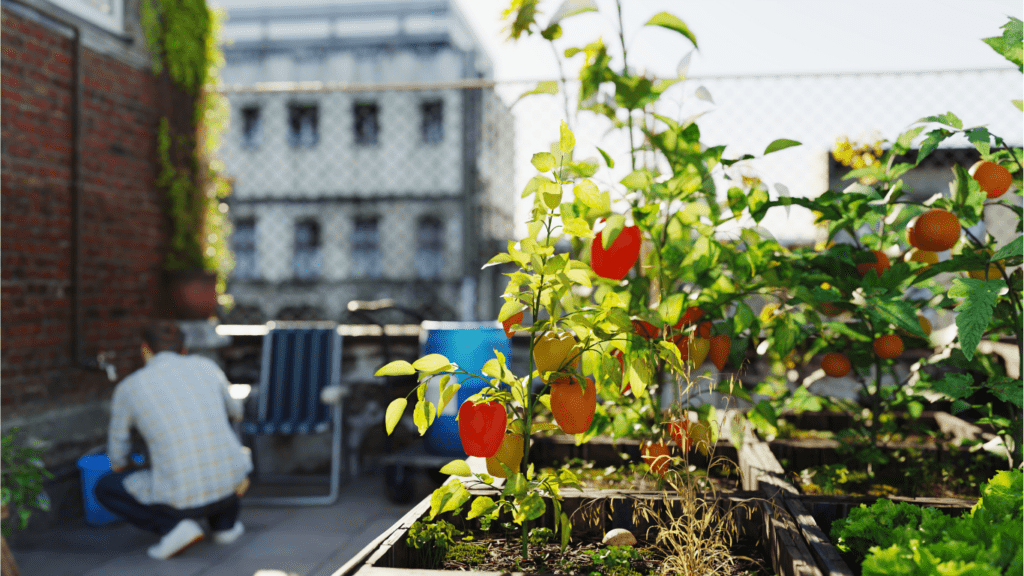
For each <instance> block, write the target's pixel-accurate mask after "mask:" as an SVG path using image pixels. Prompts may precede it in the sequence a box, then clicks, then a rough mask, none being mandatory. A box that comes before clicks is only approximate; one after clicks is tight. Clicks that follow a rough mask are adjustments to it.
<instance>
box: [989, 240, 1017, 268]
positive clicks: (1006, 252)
mask: <svg viewBox="0 0 1024 576" xmlns="http://www.w3.org/2000/svg"><path fill="white" fill-rule="evenodd" d="M1014 256H1018V257H1019V256H1024V236H1017V239H1016V240H1013V241H1012V242H1010V243H1009V244H1007V245H1005V246H1003V247H1002V248H1000V249H999V250H996V253H995V254H993V255H992V258H991V261H992V262H995V261H997V260H1002V259H1004V258H1013V257H1014Z"/></svg>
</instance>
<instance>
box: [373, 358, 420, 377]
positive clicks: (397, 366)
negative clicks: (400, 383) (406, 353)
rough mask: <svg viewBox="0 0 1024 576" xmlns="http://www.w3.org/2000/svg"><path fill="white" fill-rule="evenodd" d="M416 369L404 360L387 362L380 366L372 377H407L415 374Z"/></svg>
mask: <svg viewBox="0 0 1024 576" xmlns="http://www.w3.org/2000/svg"><path fill="white" fill-rule="evenodd" d="M415 373H416V369H415V368H413V365H412V364H409V363H408V362H406V361H405V360H395V361H394V362H388V363H387V364H385V365H384V366H382V367H381V368H380V369H379V370H377V372H376V373H374V376H378V377H379V376H408V375H410V374H415Z"/></svg>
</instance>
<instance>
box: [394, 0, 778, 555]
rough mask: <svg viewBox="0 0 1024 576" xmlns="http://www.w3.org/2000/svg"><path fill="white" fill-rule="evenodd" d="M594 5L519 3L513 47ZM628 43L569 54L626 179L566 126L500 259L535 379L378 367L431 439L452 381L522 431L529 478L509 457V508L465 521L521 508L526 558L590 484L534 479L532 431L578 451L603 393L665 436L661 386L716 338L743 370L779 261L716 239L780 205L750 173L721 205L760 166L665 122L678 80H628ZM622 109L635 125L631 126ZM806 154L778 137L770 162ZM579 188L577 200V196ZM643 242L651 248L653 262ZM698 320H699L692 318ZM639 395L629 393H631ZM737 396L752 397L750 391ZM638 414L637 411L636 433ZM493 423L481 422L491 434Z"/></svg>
mask: <svg viewBox="0 0 1024 576" xmlns="http://www.w3.org/2000/svg"><path fill="white" fill-rule="evenodd" d="M567 7H568V8H567ZM595 9H596V6H595V5H592V4H588V3H586V2H567V3H566V4H565V5H564V6H563V9H561V10H559V11H558V12H557V13H556V15H555V17H554V18H553V19H552V21H551V22H549V24H548V25H547V26H544V27H541V26H540V25H539V24H537V21H536V17H537V12H536V2H533V1H529V0H517V1H516V2H514V3H513V4H512V7H511V8H510V9H509V11H508V12H507V14H506V16H508V17H509V18H511V20H512V25H511V27H510V35H511V37H512V38H518V37H519V36H520V35H521V34H523V33H527V34H530V33H534V32H538V33H540V34H542V35H543V36H544V37H545V38H548V39H553V38H555V37H557V35H558V34H559V32H558V31H559V30H560V26H561V24H560V23H561V22H562V21H564V20H565V19H566V18H568V17H569V16H572V15H575V14H578V13H581V12H585V11H592V10H595ZM621 14H622V6H621V5H618V6H617V16H618V22H619V26H620V28H621V22H622V16H621ZM646 25H647V26H655V27H661V28H665V29H669V30H672V31H674V32H677V33H679V34H681V35H682V36H684V37H685V38H687V39H688V40H689V41H691V42H692V43H693V44H694V45H696V38H695V37H694V35H693V34H692V33H691V32H690V31H689V29H688V28H687V27H686V25H685V24H684V23H683V22H682V21H681V20H680V19H679V18H677V17H675V16H672V15H670V14H667V13H661V14H658V15H656V16H655V17H653V18H652V19H651V20H650V21H649V22H647V24H646ZM620 41H621V44H622V48H623V51H622V52H623V54H622V62H621V66H615V67H614V69H613V64H614V63H615V59H614V58H612V57H611V56H609V54H608V51H607V49H606V47H605V46H604V45H603V44H602V43H601V42H600V41H597V42H595V43H591V44H589V45H587V46H586V47H583V48H572V49H569V50H568V51H566V55H567V57H570V58H571V57H573V56H575V55H577V54H584V55H585V57H586V62H585V64H584V66H583V68H582V70H581V72H580V78H581V82H582V89H581V91H580V94H579V101H580V108H581V109H583V110H588V111H589V112H596V113H600V114H603V115H605V116H607V117H608V118H610V119H612V121H613V122H614V123H615V125H616V126H617V127H618V128H620V129H622V130H623V131H624V132H625V133H626V136H627V137H628V139H629V141H630V151H629V158H628V161H629V163H630V172H629V173H628V174H627V175H626V176H625V178H622V179H621V180H620V181H619V182H618V183H616V184H613V185H612V186H610V187H609V188H608V189H601V188H600V187H599V186H598V185H597V184H596V183H595V179H594V178H592V177H594V176H595V175H596V174H597V172H598V171H599V170H601V169H602V167H601V166H600V161H591V160H589V159H578V158H577V157H576V156H575V155H574V152H575V151H576V149H577V147H576V138H575V135H574V134H573V132H572V131H571V130H570V129H569V126H568V124H567V123H565V122H562V124H561V126H560V128H559V131H558V140H557V142H556V143H555V144H554V145H552V147H551V150H550V151H541V152H538V153H536V154H535V155H534V156H533V159H532V162H533V166H534V167H535V168H536V169H537V171H538V175H537V176H535V177H534V178H533V179H531V180H530V182H529V183H528V184H527V186H526V188H525V190H524V197H532V199H533V209H532V213H531V217H530V220H529V222H528V225H527V234H526V236H525V237H523V238H521V239H520V240H519V241H518V242H510V243H509V245H508V250H507V251H506V252H504V253H501V254H499V255H498V256H496V257H495V258H493V259H492V260H491V262H489V263H488V265H496V264H506V263H512V264H514V265H515V266H516V267H517V268H518V270H516V271H514V272H511V273H509V274H508V276H509V282H508V286H507V288H506V290H505V293H504V299H505V303H504V304H503V306H502V307H501V310H500V312H499V317H498V320H499V321H501V322H503V323H504V324H505V325H506V330H508V329H510V328H512V327H513V326H515V325H518V324H519V323H520V322H521V321H522V320H521V319H522V318H523V317H524V315H523V312H528V313H529V318H531V319H532V323H531V324H530V325H529V326H523V327H522V329H523V330H525V331H526V332H528V333H529V335H530V346H529V373H528V374H526V375H516V374H513V373H512V372H511V371H510V370H509V369H508V368H506V366H505V358H504V357H503V356H502V355H501V354H500V353H497V352H496V355H495V358H494V359H492V360H490V361H488V362H487V363H486V364H485V365H484V366H483V369H482V373H483V374H482V375H475V374H471V373H469V372H467V371H465V370H463V369H462V368H460V367H458V366H454V365H453V364H451V362H450V361H449V360H448V359H447V358H445V357H443V356H440V355H437V354H432V355H428V356H425V357H423V358H420V359H419V360H417V361H416V362H414V363H412V364H409V363H407V362H404V361H397V362H392V363H390V364H388V365H387V366H385V367H383V368H382V369H381V370H379V371H378V373H377V374H378V375H379V376H381V375H411V374H416V373H418V374H419V382H420V383H419V386H418V387H417V388H416V393H417V401H416V404H415V406H414V409H413V415H414V420H415V422H416V425H417V426H418V427H419V429H420V432H421V433H424V432H425V431H426V429H427V427H429V426H430V425H431V423H432V422H433V420H434V418H435V417H436V415H437V414H438V412H439V410H441V409H443V407H444V405H446V404H447V402H449V401H450V400H451V399H452V398H453V397H455V393H456V390H457V388H458V384H454V383H451V380H450V375H451V374H464V375H472V376H477V377H480V378H482V379H484V380H485V381H488V382H489V386H487V387H486V388H484V389H483V390H482V391H481V392H480V393H478V394H476V395H474V396H473V397H472V398H471V399H470V400H468V401H467V402H468V403H475V404H476V406H480V404H484V403H487V404H490V405H493V404H497V405H500V406H502V407H504V409H505V411H506V412H505V415H506V418H507V422H506V424H507V428H508V430H509V432H510V433H511V434H510V435H507V436H506V440H505V441H507V440H508V438H509V437H512V438H516V436H515V435H518V438H521V439H522V442H523V449H522V455H523V457H522V459H521V460H520V461H519V462H520V463H519V466H518V469H513V468H511V467H509V466H508V464H507V461H506V460H505V459H499V460H498V461H491V460H489V461H488V468H489V470H491V471H492V473H496V472H497V470H498V469H499V467H500V469H501V470H502V471H503V472H505V475H506V481H505V483H504V486H503V488H502V491H501V497H500V498H499V499H498V500H497V501H495V500H494V499H492V498H490V497H488V496H479V497H477V498H476V499H474V500H473V502H472V504H471V506H470V510H469V511H468V513H467V517H468V518H476V517H479V518H480V519H481V522H482V523H484V524H485V525H486V524H489V523H490V522H492V521H493V520H494V519H496V518H497V515H498V514H499V513H500V512H502V511H507V512H511V514H512V518H513V521H514V522H516V523H518V524H520V525H521V526H522V530H523V538H522V546H523V555H524V558H525V557H526V556H527V554H528V545H529V539H528V538H527V530H528V527H527V522H528V521H530V520H534V519H536V518H539V517H540V516H541V515H542V514H543V513H544V510H545V507H546V504H545V500H544V497H550V498H551V499H552V505H553V506H554V511H555V517H556V518H557V519H558V526H557V527H556V528H557V529H558V531H559V532H560V535H561V542H562V545H563V547H564V546H565V545H566V543H567V542H568V538H569V532H570V530H569V529H570V523H569V518H568V516H567V515H566V514H565V513H563V512H561V510H560V505H559V497H560V490H561V489H562V488H563V487H566V486H571V487H581V485H580V483H579V481H578V479H577V478H576V477H575V476H574V475H573V474H572V473H571V472H570V471H568V470H564V469H563V470H559V471H558V472H557V473H546V472H545V473H540V474H536V473H535V471H534V468H533V465H532V464H531V463H529V462H530V458H529V453H530V444H531V437H532V435H533V434H535V433H537V432H539V431H543V430H548V429H554V428H560V429H561V430H562V431H563V432H567V433H572V434H575V435H576V438H577V442H578V443H579V442H583V441H586V440H587V439H589V438H591V437H593V436H594V435H596V434H598V433H600V432H601V431H602V430H603V429H604V428H602V425H603V426H605V427H607V426H608V425H609V421H608V420H604V422H603V424H602V422H601V419H600V418H595V416H594V412H595V401H596V392H600V393H601V395H602V397H604V398H611V399H618V401H619V402H621V403H622V405H625V406H629V407H630V408H631V409H632V410H633V413H634V414H645V415H646V416H645V417H646V418H649V419H650V428H651V430H652V432H654V433H657V434H661V435H666V434H667V428H668V427H667V426H665V425H664V424H665V423H664V422H663V416H662V411H661V407H660V405H659V401H658V398H657V395H656V394H652V392H653V391H654V390H656V387H657V386H658V385H659V384H661V383H662V382H665V381H666V380H668V381H671V383H672V384H676V383H677V381H678V382H681V383H683V384H685V385H686V386H687V388H689V387H690V386H692V385H693V384H694V382H695V381H694V380H691V367H690V366H689V365H688V362H689V363H690V364H697V365H699V364H700V362H699V361H697V358H696V357H697V356H698V354H700V353H703V354H704V355H706V354H708V353H709V351H710V339H711V337H712V332H715V333H716V334H715V335H716V336H717V335H724V336H729V340H728V342H729V343H728V344H726V346H725V351H724V352H725V353H724V354H723V350H719V352H718V353H717V354H716V355H715V356H713V357H714V358H715V359H716V360H715V361H716V362H718V363H720V364H722V365H723V366H724V363H725V361H726V360H728V359H729V357H730V356H732V358H733V360H732V361H733V362H734V364H736V365H738V364H739V361H740V359H741V358H742V356H743V352H744V347H743V346H742V345H741V346H737V347H735V348H733V347H732V345H731V335H734V334H735V335H739V334H741V333H742V332H743V331H744V330H748V329H750V327H751V326H752V321H753V316H754V315H753V312H752V310H751V309H750V307H749V305H747V304H746V303H744V302H743V299H744V298H746V297H748V296H750V295H751V294H757V293H759V292H761V291H763V290H766V289H767V288H769V287H770V283H766V282H765V281H763V280H762V279H761V274H760V272H761V271H767V270H768V269H769V268H770V267H771V266H773V262H772V254H773V253H774V252H775V251H776V250H778V249H779V246H778V244H777V242H775V241H774V240H773V239H771V238H764V237H762V236H760V235H758V234H757V233H754V232H751V231H743V232H741V233H740V234H739V238H738V239H732V240H730V239H726V238H724V237H720V236H718V235H717V234H716V233H717V232H718V231H719V228H721V227H722V226H723V225H725V224H728V223H731V222H732V221H734V220H738V219H740V218H741V217H743V215H744V214H746V213H748V212H749V211H750V210H755V209H757V208H758V207H759V206H761V205H762V204H764V203H765V202H767V200H768V192H767V189H766V187H765V186H764V184H763V183H761V182H760V181H757V180H749V179H748V180H743V179H742V178H738V179H736V186H733V187H732V188H730V190H729V192H728V201H727V202H726V201H723V202H721V203H720V202H719V199H718V194H717V192H716V186H715V183H714V179H713V178H712V175H711V171H712V170H713V169H715V168H716V167H718V166H722V167H730V166H732V165H733V164H735V163H736V162H739V161H741V160H745V159H750V158H752V156H749V155H746V156H743V157H742V158H738V159H734V160H725V159H723V158H722V152H723V151H724V149H725V147H724V146H716V147H706V146H704V145H702V144H701V142H700V131H699V128H698V127H697V125H696V123H695V122H694V121H693V120H692V119H688V120H675V119H672V118H669V117H667V116H663V115H658V114H656V111H655V106H654V105H655V102H656V101H657V100H658V98H659V97H660V96H661V94H662V93H663V92H664V91H665V90H666V89H667V88H668V87H670V86H671V85H673V84H675V83H676V82H679V81H681V80H682V78H679V79H673V80H668V81H657V82H656V81H653V80H652V79H649V78H646V77H644V76H642V75H637V74H635V73H634V72H631V71H630V67H629V66H628V65H627V64H626V56H627V54H626V43H625V40H624V38H623V37H622V34H620ZM609 90H610V91H611V93H612V94H614V96H613V97H612V98H611V99H610V100H609V101H608V102H607V103H605V104H601V105H599V104H593V103H592V100H593V99H594V98H595V97H596V96H597V95H598V94H599V93H600V92H602V91H609ZM620 112H621V113H622V117H623V118H624V120H620V119H619V114H620ZM795 144H797V143H796V142H792V141H786V140H783V141H777V142H774V143H772V144H771V145H770V146H769V147H768V149H767V150H766V151H765V153H771V152H774V151H776V150H781V149H784V148H786V147H788V146H791V145H795ZM598 150H599V151H601V155H602V157H603V160H604V169H607V170H608V171H609V172H610V171H611V170H613V169H614V166H615V161H614V160H613V159H612V158H611V157H610V156H609V155H608V154H607V153H605V152H604V151H602V150H601V149H600V148H598ZM719 170H721V168H719ZM726 176H728V174H727V175H726ZM570 191H571V192H572V196H571V198H570V197H568V195H567V192H570ZM565 238H568V239H570V241H571V245H572V248H571V250H570V251H569V252H568V253H564V252H562V253H556V251H555V246H556V244H558V243H559V242H560V241H561V240H563V239H565ZM644 245H647V246H649V248H650V249H649V250H648V251H647V254H645V255H641V252H642V250H641V248H642V247H643V246H644ZM698 308H700V309H701V310H708V311H709V315H708V317H707V318H704V319H705V320H707V319H716V320H721V322H719V323H718V324H715V325H713V326H707V328H706V331H705V332H702V331H701V330H702V329H701V328H699V327H698V326H697V325H696V324H695V323H693V322H692V320H696V319H698V317H699V316H703V312H701V313H700V314H697V315H696V316H693V314H694V311H698ZM690 316H693V318H692V320H688V317H690ZM698 340H704V341H706V342H708V346H707V347H701V346H692V345H691V342H696V341H698ZM719 340H720V341H721V339H719ZM616 356H617V357H618V358H619V359H618V360H617V359H616ZM720 367H721V366H720ZM434 377H438V378H439V386H440V399H439V404H440V406H435V405H434V404H433V403H432V402H431V401H429V400H427V399H426V389H427V383H428V381H429V380H430V379H431V378H434ZM535 378H539V379H541V380H542V381H543V383H544V385H543V387H542V388H541V389H540V390H534V389H533V387H532V385H531V383H532V382H533V380H534V379H535ZM591 378H593V380H592V379H591ZM627 385H628V386H629V388H630V394H631V395H632V398H629V397H627V396H624V395H623V393H622V390H623V389H624V387H625V386H627ZM737 393H738V394H739V395H743V396H745V393H743V392H742V390H738V391H737ZM747 398H749V397H747ZM613 401H614V400H613ZM541 405H542V406H544V407H545V408H546V409H547V410H549V411H550V412H551V413H552V414H553V416H554V422H538V421H536V417H537V414H538V411H539V406H541ZM407 406H408V400H407V399H405V398H399V399H396V400H394V401H393V402H392V404H391V405H390V406H389V407H388V410H387V414H386V425H387V431H388V433H391V431H392V430H393V429H394V427H395V426H396V425H397V423H398V421H399V420H400V419H401V416H402V414H403V412H404V411H405V409H406V407H407ZM465 406H466V404H464V405H463V407H465ZM708 408H712V407H711V406H710V405H708V406H707V407H706V408H705V409H704V412H703V415H704V419H705V420H709V419H711V420H713V419H714V415H713V414H712V413H711V412H712V411H711V410H708ZM488 410H490V409H488ZM473 413H474V414H475V413H476V411H474V412H473ZM468 414H470V412H468V411H467V417H468ZM462 418H463V413H462V409H461V408H460V414H459V419H460V426H459V428H460V433H462V432H463V430H464V429H465V430H469V429H476V427H474V426H467V427H466V428H464V427H463V423H462V421H461V419H462ZM617 420H618V421H617V422H616V423H615V424H614V425H616V426H620V427H621V425H622V422H623V420H621V419H618V417H617ZM629 420H630V418H629V416H626V417H625V421H626V422H627V424H628V421H629ZM595 421H596V422H597V423H596V424H595ZM490 428H491V427H490V426H486V425H482V426H480V427H479V430H481V431H482V430H485V429H490ZM693 428H700V429H702V430H704V437H702V438H701V439H700V440H701V443H702V444H703V445H704V447H705V448H707V445H708V444H712V443H713V442H714V437H713V436H714V434H716V433H717V432H716V431H714V427H713V426H707V424H706V423H704V425H703V426H695V427H693ZM469 444H475V443H473V442H470V443H469ZM485 444H486V443H485ZM464 445H468V444H467V443H464ZM493 448H494V450H495V451H496V450H497V449H498V447H497V446H494V447H493ZM485 452H490V450H487V451H485ZM485 452H481V453H479V454H472V455H477V456H486V457H489V458H493V457H494V456H493V455H494V454H495V453H496V452H491V453H485ZM442 472H444V473H449V474H454V475H458V476H463V477H469V476H473V477H475V479H476V480H477V481H479V482H482V483H485V484H492V485H493V484H494V482H495V478H494V475H492V474H473V473H472V472H471V470H470V468H469V466H468V464H467V463H466V462H465V461H462V460H455V461H453V462H452V463H450V464H449V465H447V466H445V467H444V468H443V469H442ZM469 500H470V494H469V492H468V490H466V488H465V487H464V485H463V483H462V482H460V481H458V480H456V479H453V480H451V481H449V482H448V483H446V484H445V485H444V486H442V487H441V488H439V489H438V490H436V491H435V492H434V494H433V496H432V498H431V504H432V505H431V516H435V515H436V514H439V513H441V512H446V511H455V510H459V509H461V507H462V506H463V505H465V504H466V503H467V502H469Z"/></svg>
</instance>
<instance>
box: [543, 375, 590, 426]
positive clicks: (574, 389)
mask: <svg viewBox="0 0 1024 576" xmlns="http://www.w3.org/2000/svg"><path fill="white" fill-rule="evenodd" d="M596 410H597V386H596V385H595V384H594V381H593V380H591V379H590V378H587V388H586V390H581V389H580V383H579V380H577V379H576V378H570V377H569V376H563V377H561V378H559V379H558V380H555V381H554V382H552V383H551V413H552V414H554V416H555V423H557V424H558V426H559V428H561V429H562V432H565V433H566V434H581V433H583V432H586V431H587V429H589V428H590V423H591V422H593V421H594V412H595V411H596Z"/></svg>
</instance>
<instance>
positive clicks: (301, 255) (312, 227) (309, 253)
mask: <svg viewBox="0 0 1024 576" xmlns="http://www.w3.org/2000/svg"><path fill="white" fill-rule="evenodd" d="M323 265H324V261H323V256H322V255H321V254H320V225H319V224H317V223H316V222H313V221H311V220H307V221H305V222H297V223H296V224H295V257H294V259H293V260H292V268H293V270H294V272H295V279H296V280H316V279H318V278H319V277H320V270H321V269H323Z"/></svg>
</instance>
